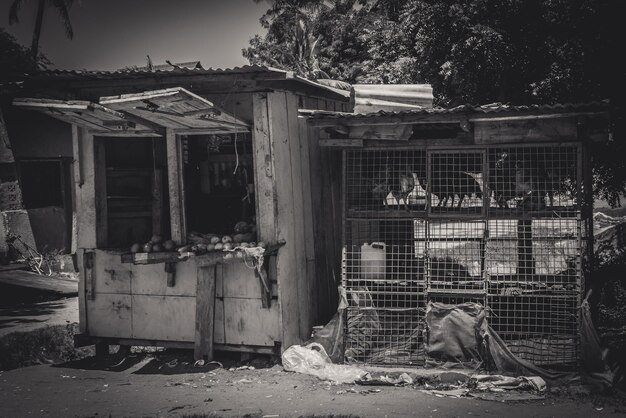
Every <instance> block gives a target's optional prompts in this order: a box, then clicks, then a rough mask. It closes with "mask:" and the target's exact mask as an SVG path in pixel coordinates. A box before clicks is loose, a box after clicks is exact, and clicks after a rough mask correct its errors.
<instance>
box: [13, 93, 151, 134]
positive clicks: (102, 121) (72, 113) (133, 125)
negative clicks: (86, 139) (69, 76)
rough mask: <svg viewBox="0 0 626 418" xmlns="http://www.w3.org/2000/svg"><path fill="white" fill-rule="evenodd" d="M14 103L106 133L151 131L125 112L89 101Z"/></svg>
mask: <svg viewBox="0 0 626 418" xmlns="http://www.w3.org/2000/svg"><path fill="white" fill-rule="evenodd" d="M13 105H14V106H17V107H21V108H24V109H30V110H36V111H38V112H41V113H45V114H46V115H49V116H52V117H53V118H56V119H60V120H62V121H64V122H68V123H72V124H75V125H78V126H81V127H83V128H86V129H89V130H91V131H96V132H101V133H105V134H106V133H115V132H119V131H126V132H128V133H129V134H136V133H139V132H148V131H151V129H150V128H149V127H148V126H146V125H142V124H141V123H137V122H136V121H131V120H128V119H127V118H126V116H125V115H124V114H123V113H120V112H116V111H115V110H112V109H109V108H106V107H104V106H101V105H99V104H97V103H92V102H87V101H80V100H51V99H31V98H23V99H22V98H18V99H15V100H13Z"/></svg>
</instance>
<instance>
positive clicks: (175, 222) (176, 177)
mask: <svg viewBox="0 0 626 418" xmlns="http://www.w3.org/2000/svg"><path fill="white" fill-rule="evenodd" d="M165 143H166V148H167V179H168V189H169V201H170V228H171V238H172V240H173V241H174V242H176V243H178V244H184V243H185V241H186V231H187V226H186V225H185V204H184V195H183V187H182V183H183V164H182V155H181V154H182V152H181V140H180V138H178V137H177V136H176V134H175V133H174V131H172V129H171V128H167V129H166V130H165Z"/></svg>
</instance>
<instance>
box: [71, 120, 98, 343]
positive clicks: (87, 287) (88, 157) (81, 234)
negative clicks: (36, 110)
mask: <svg viewBox="0 0 626 418" xmlns="http://www.w3.org/2000/svg"><path fill="white" fill-rule="evenodd" d="M72 151H73V157H74V190H75V193H76V201H75V205H76V226H75V228H74V232H73V235H74V237H75V239H74V243H73V246H74V248H75V250H76V253H77V255H78V265H79V266H81V267H82V268H81V272H80V279H79V281H78V292H79V298H78V315H79V330H80V332H81V333H86V332H89V318H88V316H87V299H88V298H92V297H93V284H94V277H93V271H91V272H90V273H89V274H87V271H86V270H87V269H85V268H84V267H85V264H91V265H93V258H92V261H89V260H86V259H85V257H87V258H89V257H93V253H92V252H91V251H92V249H93V248H96V185H95V178H94V177H95V166H94V164H95V158H94V138H93V135H91V134H90V133H89V132H88V131H87V130H86V129H83V128H80V127H78V126H76V125H73V126H72ZM86 252H91V255H86V254H85V253H86ZM91 270H92V269H91Z"/></svg>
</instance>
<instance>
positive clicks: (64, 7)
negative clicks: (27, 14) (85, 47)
mask: <svg viewBox="0 0 626 418" xmlns="http://www.w3.org/2000/svg"><path fill="white" fill-rule="evenodd" d="M23 3H24V0H13V1H12V3H11V7H10V8H9V24H10V25H12V24H14V23H19V21H20V19H19V13H20V9H21V8H22V4H23ZM73 4H74V0H38V2H37V14H36V17H35V27H34V29H33V40H32V43H31V47H30V50H31V56H32V57H31V69H33V70H37V68H38V64H39V62H40V59H39V58H40V57H39V40H40V38H41V28H42V26H43V17H44V12H45V10H46V8H47V7H50V8H52V9H54V10H56V12H57V13H58V15H59V19H60V20H61V23H62V24H63V29H64V30H65V36H67V37H68V38H69V39H73V38H74V29H73V28H72V23H71V21H70V14H69V13H70V9H71V8H72V5H73Z"/></svg>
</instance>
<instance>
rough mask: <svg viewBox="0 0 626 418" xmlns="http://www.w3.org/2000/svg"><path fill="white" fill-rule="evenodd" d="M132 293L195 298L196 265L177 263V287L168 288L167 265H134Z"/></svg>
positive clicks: (192, 263)
mask: <svg viewBox="0 0 626 418" xmlns="http://www.w3.org/2000/svg"><path fill="white" fill-rule="evenodd" d="M131 271H132V277H133V278H132V293H133V294H134V295H155V296H156V295H159V296H195V295H196V286H197V278H196V274H197V271H196V264H195V263H194V262H193V261H191V260H189V261H185V262H180V263H176V285H175V286H167V280H166V272H165V263H160V264H148V265H133V266H132V267H131Z"/></svg>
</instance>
